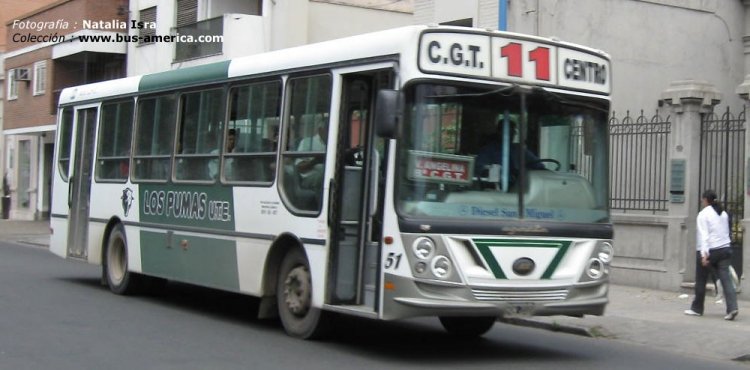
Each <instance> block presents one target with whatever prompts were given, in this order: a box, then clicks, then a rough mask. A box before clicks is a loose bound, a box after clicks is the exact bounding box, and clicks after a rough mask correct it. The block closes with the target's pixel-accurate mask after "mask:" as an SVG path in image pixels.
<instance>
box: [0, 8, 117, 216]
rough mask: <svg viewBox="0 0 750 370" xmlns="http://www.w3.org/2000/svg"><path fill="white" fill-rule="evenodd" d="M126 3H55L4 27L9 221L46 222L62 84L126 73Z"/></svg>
mask: <svg viewBox="0 0 750 370" xmlns="http://www.w3.org/2000/svg"><path fill="white" fill-rule="evenodd" d="M127 10H128V3H127V1H120V0H117V1H97V0H60V1H56V2H53V3H51V4H49V5H46V6H44V7H42V8H39V9H37V10H34V11H32V12H30V13H27V14H24V15H21V16H18V17H16V18H14V19H12V20H9V21H8V22H7V23H6V24H5V31H6V52H5V54H4V63H5V66H4V72H5V84H4V93H5V97H4V106H3V111H4V112H3V116H4V120H3V121H4V122H3V126H4V127H3V128H4V131H3V134H4V135H3V137H4V143H5V145H6V158H5V163H6V165H5V167H6V176H7V178H8V183H9V185H10V190H11V202H10V214H9V216H10V218H12V219H22V220H33V219H42V218H45V217H48V212H49V201H50V175H49V174H50V172H51V171H52V157H53V153H54V149H53V148H54V144H53V142H54V137H55V120H56V106H57V99H58V96H59V93H60V91H61V90H62V89H63V88H65V87H68V86H73V85H79V84H85V83H91V82H96V81H102V80H107V79H112V78H118V77H123V76H125V51H126V49H125V47H124V45H123V44H122V43H115V42H95V41H92V40H89V39H86V37H88V36H92V35H116V34H122V35H125V34H127V31H126V30H125V29H124V28H123V27H121V26H122V23H119V22H125V21H127V19H128V12H127Z"/></svg>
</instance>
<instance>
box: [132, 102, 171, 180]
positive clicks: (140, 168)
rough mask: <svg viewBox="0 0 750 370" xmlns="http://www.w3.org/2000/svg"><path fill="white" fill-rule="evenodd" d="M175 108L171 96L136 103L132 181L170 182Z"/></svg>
mask: <svg viewBox="0 0 750 370" xmlns="http://www.w3.org/2000/svg"><path fill="white" fill-rule="evenodd" d="M176 105H177V104H176V99H175V97H174V96H173V95H164V96H159V97H153V98H143V99H140V100H139V101H138V113H137V121H136V140H135V148H134V155H133V162H134V165H133V167H134V168H133V169H132V176H133V180H134V181H166V180H167V179H168V178H169V172H170V171H169V168H170V166H169V164H170V159H171V158H170V157H171V154H172V146H173V142H174V140H173V138H174V124H175V111H176Z"/></svg>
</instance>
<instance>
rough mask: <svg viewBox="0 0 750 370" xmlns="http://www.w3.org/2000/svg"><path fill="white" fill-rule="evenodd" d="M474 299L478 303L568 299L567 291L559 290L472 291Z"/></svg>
mask: <svg viewBox="0 0 750 370" xmlns="http://www.w3.org/2000/svg"><path fill="white" fill-rule="evenodd" d="M471 291H472V292H473V293H474V297H475V298H476V299H477V300H479V301H503V302H518V301H524V302H528V301H536V302H553V301H562V300H565V298H567V297H568V291H567V290H565V289H559V290H526V291H523V290H520V291H519V290H486V289H472V290H471Z"/></svg>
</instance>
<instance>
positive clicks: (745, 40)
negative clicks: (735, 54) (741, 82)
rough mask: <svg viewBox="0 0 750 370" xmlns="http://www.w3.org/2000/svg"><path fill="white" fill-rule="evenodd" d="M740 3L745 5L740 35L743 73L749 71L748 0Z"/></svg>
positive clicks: (749, 1)
mask: <svg viewBox="0 0 750 370" xmlns="http://www.w3.org/2000/svg"><path fill="white" fill-rule="evenodd" d="M742 5H744V6H745V19H744V22H743V23H744V24H745V30H744V33H743V35H742V46H743V53H744V55H745V59H744V62H745V63H744V65H745V74H748V73H750V0H743V1H742ZM745 81H747V77H746V78H745Z"/></svg>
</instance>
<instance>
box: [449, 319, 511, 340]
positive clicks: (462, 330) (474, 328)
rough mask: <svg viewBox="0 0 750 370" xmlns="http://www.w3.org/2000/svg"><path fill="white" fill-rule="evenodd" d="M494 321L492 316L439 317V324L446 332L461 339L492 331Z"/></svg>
mask: <svg viewBox="0 0 750 370" xmlns="http://www.w3.org/2000/svg"><path fill="white" fill-rule="evenodd" d="M496 320H497V318H496V317H494V316H478V317H473V316H469V317H448V316H446V317H443V316H441V317H440V323H441V324H442V325H443V328H445V330H446V331H448V332H449V333H451V334H453V335H456V336H459V337H463V338H474V337H479V336H481V335H482V334H484V333H486V332H488V331H489V330H490V329H492V326H493V325H495V321H496Z"/></svg>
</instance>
